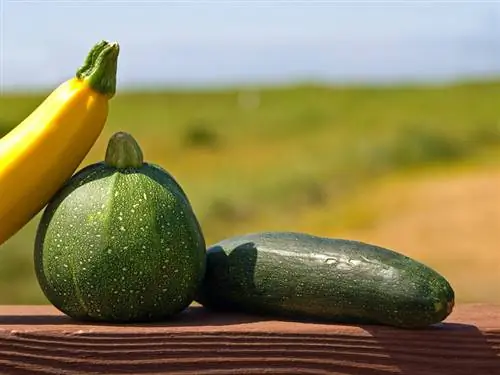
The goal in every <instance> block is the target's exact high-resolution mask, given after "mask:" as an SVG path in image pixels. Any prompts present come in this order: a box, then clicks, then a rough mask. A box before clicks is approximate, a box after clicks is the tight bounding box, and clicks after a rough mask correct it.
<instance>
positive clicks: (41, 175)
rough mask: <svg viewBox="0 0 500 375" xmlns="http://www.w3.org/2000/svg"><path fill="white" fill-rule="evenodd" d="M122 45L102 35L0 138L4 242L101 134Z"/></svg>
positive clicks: (38, 208)
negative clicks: (69, 75) (71, 71)
mask: <svg viewBox="0 0 500 375" xmlns="http://www.w3.org/2000/svg"><path fill="white" fill-rule="evenodd" d="M118 53H119V46H118V44H117V43H109V42H107V41H101V42H99V43H97V44H96V45H95V46H94V47H93V48H92V50H91V51H90V52H89V54H88V56H87V59H86V60H85V63H84V64H83V65H82V67H80V69H78V71H77V73H76V76H75V77H74V78H71V79H69V80H67V81H66V82H63V83H62V84H61V85H60V86H59V87H57V88H56V89H55V90H54V91H53V92H52V93H51V94H50V95H49V96H48V97H47V98H46V99H45V100H44V101H43V102H42V103H41V104H40V105H39V106H38V107H37V108H36V109H35V110H34V111H33V112H32V113H31V114H30V115H29V116H28V117H27V118H26V119H25V120H24V121H23V122H21V123H20V124H19V125H17V126H16V127H15V128H14V129H12V130H11V131H10V132H9V133H7V134H6V135H5V136H4V137H3V138H1V139H0V245H1V244H3V243H4V242H5V241H7V240H8V239H9V238H10V237H12V236H13V235H14V234H15V233H17V232H18V231H19V230H20V229H21V228H22V227H23V226H24V225H26V224H27V223H28V222H29V221H30V220H31V219H32V218H33V217H34V216H35V215H36V214H37V213H38V212H40V211H41V210H42V208H43V207H44V206H45V205H46V204H47V203H48V201H49V200H50V199H51V197H52V196H53V195H54V194H55V193H56V192H57V190H58V189H59V188H60V187H61V186H62V185H63V184H64V183H65V182H66V180H68V179H69V178H70V177H71V176H72V175H73V173H74V172H75V171H76V169H77V168H78V166H79V165H80V163H81V162H82V161H83V159H84V158H85V156H86V155H87V154H88V152H89V151H90V149H91V148H92V146H93V145H94V143H95V142H96V140H97V138H98V137H99V135H100V133H101V131H102V129H103V128H104V124H105V123H106V120H107V116H108V101H109V100H110V99H111V98H112V97H113V96H114V94H115V90H116V70H117V59H118Z"/></svg>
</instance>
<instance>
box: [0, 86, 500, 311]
mask: <svg viewBox="0 0 500 375" xmlns="http://www.w3.org/2000/svg"><path fill="white" fill-rule="evenodd" d="M47 94H48V92H44V93H40V94H31V95H27V94H23V95H21V94H16V95H14V94H5V95H3V96H1V97H0V133H2V132H3V133H5V132H7V131H8V130H9V129H11V128H12V127H14V126H15V125H16V124H18V123H19V122H20V121H22V119H23V118H24V117H26V116H27V115H28V114H29V113H30V112H31V111H32V110H33V109H34V108H35V107H36V106H37V105H38V104H39V103H40V102H41V101H42V100H43V99H44V98H45V96H46V95H47ZM499 103H500V82H473V83H457V84H450V85H444V86H433V87H416V86H399V87H379V88H374V87H323V86H315V85H302V86H288V87H278V88H260V89H259V88H238V89H236V88H235V89H221V90H212V91H186V90H185V91H182V90H177V91H146V90H144V91H142V92H138V91H137V92H132V91H125V90H123V91H119V92H118V94H117V96H116V97H115V98H113V99H112V101H111V103H110V114H109V118H108V122H107V125H106V128H105V130H104V132H103V133H102V135H101V137H100V138H99V140H98V142H97V143H96V144H95V146H94V147H93V149H92V151H91V152H90V154H89V155H88V156H87V158H86V159H85V161H84V162H83V163H82V166H83V165H86V164H88V163H92V162H95V161H98V160H101V159H102V158H103V156H104V152H105V147H106V142H107V139H108V137H109V136H110V135H111V134H112V133H113V132H114V131H118V130H122V131H127V132H130V133H132V134H133V135H134V136H135V137H136V139H137V140H138V141H139V143H140V144H141V146H142V148H143V151H144V155H145V158H146V159H147V160H148V161H151V162H155V163H159V164H161V165H162V166H163V167H164V168H166V169H167V170H168V171H169V172H171V173H172V174H173V175H174V176H175V178H176V179H177V181H178V182H179V183H180V184H181V185H182V186H183V188H184V189H185V190H186V192H187V194H188V196H189V197H190V199H191V201H192V203H193V206H194V209H195V211H196V213H197V215H198V216H199V219H200V221H201V224H202V227H203V230H204V233H205V236H206V239H207V243H209V244H210V243H213V242H215V241H217V240H220V239H222V238H224V237H227V236H230V235H233V234H239V233H244V232H250V231H258V230H300V228H299V226H298V225H299V224H298V223H299V221H300V220H299V219H300V218H301V214H302V213H303V212H305V211H306V210H307V211H308V212H310V211H311V210H313V211H314V210H316V211H317V212H318V213H320V214H322V215H324V216H325V217H327V220H328V225H329V226H330V228H331V231H330V232H335V228H345V227H349V226H356V225H359V224H360V221H363V220H367V219H366V215H365V214H360V215H357V214H356V211H355V208H354V207H353V208H352V209H351V210H350V209H349V207H350V206H349V204H350V203H349V202H350V199H351V198H352V196H353V194H355V193H356V194H360V193H362V194H368V195H369V193H370V190H369V189H370V188H369V186H370V182H371V181H373V180H374V179H377V178H379V177H382V176H387V175H391V174H395V173H400V172H401V171H408V170H414V169H421V168H424V169H425V168H428V167H431V166H432V167H433V166H435V165H441V166H443V167H444V168H446V167H447V166H452V165H456V164H457V163H458V164H471V163H472V164H474V165H482V164H487V163H490V164H491V163H496V161H497V160H499V159H498V156H499V155H500V152H499V150H500V127H499V124H500V123H499V119H500V117H499V114H500V110H499ZM40 162H43V160H41V161H40ZM20 188H21V187H20ZM0 199H8V197H0ZM331 200H335V201H338V206H339V210H338V211H335V210H333V211H331V212H328V213H325V212H324V211H322V207H323V205H324V203H325V202H326V201H331ZM376 219H377V213H373V215H371V217H370V220H376ZM38 220H39V216H37V217H35V218H34V219H33V220H32V221H31V222H30V223H29V224H28V225H27V226H26V227H25V228H23V229H22V230H21V231H20V232H18V233H17V234H16V235H15V236H14V237H13V238H11V239H10V240H9V241H7V242H6V243H5V244H3V245H2V246H0V301H1V302H0V303H2V304H18V303H20V304H21V303H22V304H24V303H25V304H34V303H47V301H46V299H45V298H44V296H43V295H42V294H41V292H40V290H39V287H38V284H37V281H36V278H35V275H34V270H33V261H32V252H33V241H34V233H35V230H36V225H37V224H38ZM0 225H1V224H0ZM312 231H313V232H315V233H317V234H322V233H320V230H319V229H318V231H315V230H314V228H313V229H312Z"/></svg>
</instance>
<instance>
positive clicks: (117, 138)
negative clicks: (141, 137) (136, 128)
mask: <svg viewBox="0 0 500 375" xmlns="http://www.w3.org/2000/svg"><path fill="white" fill-rule="evenodd" d="M104 161H105V163H106V164H108V165H110V166H112V167H115V168H118V169H124V168H139V167H141V166H142V164H143V163H144V157H143V154H142V150H141V147H140V146H139V144H138V143H137V141H136V140H135V139H134V137H132V135H130V134H129V133H125V132H116V133H115V134H113V135H112V136H111V138H110V139H109V142H108V147H107V149H106V157H105V159H104Z"/></svg>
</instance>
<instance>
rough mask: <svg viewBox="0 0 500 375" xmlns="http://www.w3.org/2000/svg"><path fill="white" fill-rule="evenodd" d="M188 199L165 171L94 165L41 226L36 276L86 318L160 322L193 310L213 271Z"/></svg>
mask: <svg viewBox="0 0 500 375" xmlns="http://www.w3.org/2000/svg"><path fill="white" fill-rule="evenodd" d="M205 251H206V248H205V241H204V237H203V234H202V231H201V228H200V225H199V223H198V221H197V218H196V217H195V214H194V212H193V210H192V207H191V205H190V202H189V201H188V198H187V196H186V195H185V193H184V192H183V191H182V189H181V187H180V186H179V184H178V183H177V182H176V181H175V180H174V178H173V177H172V176H171V175H170V174H168V173H167V172H166V171H165V170H163V169H162V168H161V167H159V166H156V165H153V164H147V163H144V164H143V165H142V166H141V167H138V168H126V169H117V168H115V167H112V166H110V165H108V164H106V163H104V162H102V163H97V164H93V165H90V166H87V167H86V168H84V169H82V170H81V171H79V172H78V173H77V174H75V176H73V178H71V179H70V180H69V181H68V183H66V184H65V186H63V187H62V188H61V190H60V191H59V192H58V193H57V194H56V196H55V197H54V198H53V199H52V200H51V202H50V203H49V204H48V206H47V207H46V209H45V210H44V213H43V216H42V218H41V221H40V223H39V226H38V231H37V236H36V243H35V252H34V259H35V270H36V275H37V278H38V281H39V284H40V286H41V288H42V290H43V292H44V294H45V295H46V297H47V298H48V299H49V301H50V302H51V303H52V304H53V305H54V306H55V307H57V308H58V309H59V310H61V311H62V312H64V313H66V314H67V315H69V316H71V317H73V318H75V319H79V320H93V321H108V322H140V321H157V320H161V319H165V318H168V317H171V316H173V315H175V314H176V313H178V312H180V311H182V310H183V309H185V308H186V307H187V306H188V305H189V304H190V303H191V302H192V301H193V298H194V294H195V291H196V289H197V288H198V286H199V283H200V281H201V280H202V278H203V275H204V272H205Z"/></svg>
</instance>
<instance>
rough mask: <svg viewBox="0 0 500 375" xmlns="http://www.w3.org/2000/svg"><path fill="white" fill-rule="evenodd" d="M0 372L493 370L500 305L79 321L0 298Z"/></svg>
mask: <svg viewBox="0 0 500 375" xmlns="http://www.w3.org/2000/svg"><path fill="white" fill-rule="evenodd" d="M0 373H1V374H15V375H17V374H59V375H65V374H125V373H126V374H356V375H375V374H422V375H434V374H436V375H438V374H439V375H448V374H450V375H451V374H453V375H460V374H463V375H483V374H484V375H487V374H492V375H497V374H498V375H500V306H493V305H482V304H469V305H458V306H456V307H455V310H454V312H453V313H452V314H451V316H450V317H449V318H448V319H447V320H446V321H445V322H444V323H442V324H439V325H436V326H434V327H430V328H429V329H425V330H415V331H414V330H402V329H394V328H389V327H382V326H350V325H327V324H312V323H299V322H286V321H276V320H266V319H264V318H261V317H254V316H248V315H237V314H214V313H210V312H207V311H206V310H205V309H203V308H201V307H196V306H193V307H191V308H189V309H188V310H186V311H185V312H184V313H183V314H181V315H179V316H178V318H176V319H175V320H173V321H170V322H165V323H163V324H133V325H132V324H131V325H112V324H86V323H79V322H75V321H73V320H71V319H70V318H68V317H66V316H65V315H63V314H61V313H60V312H58V311H57V310H56V309H55V308H53V307H52V306H0Z"/></svg>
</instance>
